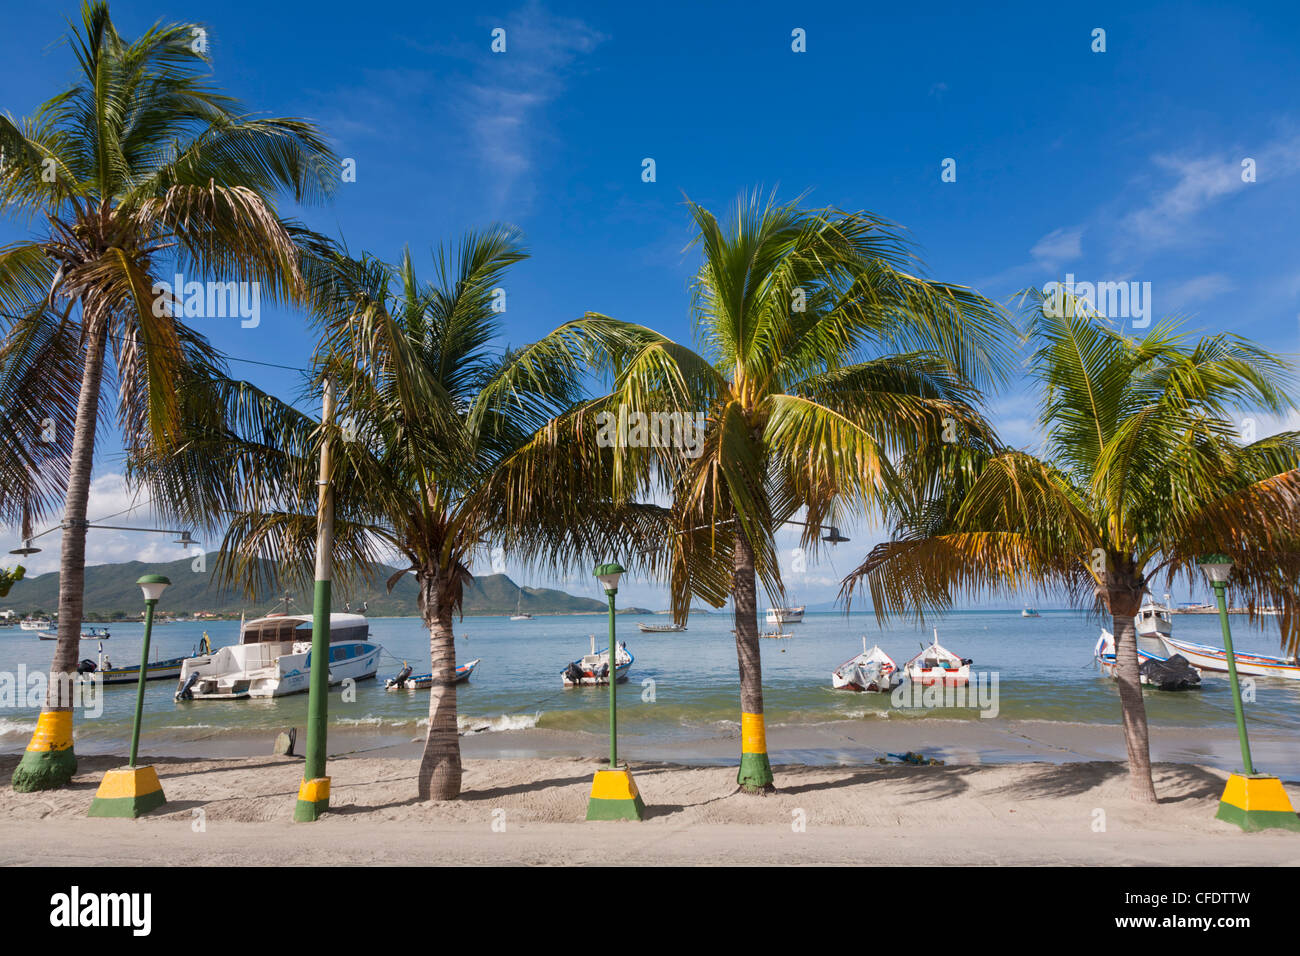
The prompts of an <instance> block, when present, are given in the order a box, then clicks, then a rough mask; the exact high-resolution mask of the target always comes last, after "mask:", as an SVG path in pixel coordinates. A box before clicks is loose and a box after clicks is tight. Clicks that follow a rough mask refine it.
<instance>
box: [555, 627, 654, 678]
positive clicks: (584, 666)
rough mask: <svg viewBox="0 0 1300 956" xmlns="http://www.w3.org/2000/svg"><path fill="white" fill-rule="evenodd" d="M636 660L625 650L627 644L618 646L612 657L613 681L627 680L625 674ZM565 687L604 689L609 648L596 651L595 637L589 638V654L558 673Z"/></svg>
mask: <svg viewBox="0 0 1300 956" xmlns="http://www.w3.org/2000/svg"><path fill="white" fill-rule="evenodd" d="M634 660H636V658H634V657H633V656H632V652H631V651H629V650H628V649H627V642H626V641H624V642H623V643H621V644H619V645H618V651H617V652H616V655H615V657H614V679H615V680H616V681H617V682H618V683H620V684H621V683H623V682H624V681H626V680H627V672H628V671H630V670H631V669H632V662H633V661H634ZM560 676H561V678H563V680H564V686H565V687H604V686H605V685H607V684H608V683H609V648H608V647H602V648H601V649H600V650H599V651H598V650H596V637H595V635H592V637H591V653H590V654H586V655H584V656H583V657H582V659H581V660H576V661H570V662H569V666H568V667H566V668H565V669H564V670H563V671H561V672H560Z"/></svg>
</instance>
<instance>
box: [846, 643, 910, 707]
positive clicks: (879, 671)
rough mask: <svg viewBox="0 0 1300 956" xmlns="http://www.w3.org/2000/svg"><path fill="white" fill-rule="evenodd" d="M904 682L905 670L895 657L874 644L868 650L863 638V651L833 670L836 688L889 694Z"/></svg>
mask: <svg viewBox="0 0 1300 956" xmlns="http://www.w3.org/2000/svg"><path fill="white" fill-rule="evenodd" d="M901 683H903V672H902V671H900V670H899V669H898V665H897V664H895V663H894V659H893V658H892V657H890V656H889V655H888V654H886V653H885V652H884V651H882V650H881V649H880V647H879V646H874V647H872V648H871V650H867V639H866V637H863V638H862V653H861V654H859V655H858V656H857V657H853V658H850V659H849V660H847V661H845V662H844V663H843V664H841V665H840V666H839V667H837V668H835V670H833V671H831V686H832V687H834V688H835V689H836V690H852V691H859V692H861V691H876V692H879V693H882V694H887V693H889V692H890V691H891V690H893V689H894V688H895V687H897V686H898V685H899V684H901Z"/></svg>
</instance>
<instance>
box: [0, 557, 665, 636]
mask: <svg viewBox="0 0 1300 956" xmlns="http://www.w3.org/2000/svg"><path fill="white" fill-rule="evenodd" d="M216 557H217V556H216V553H215V552H213V553H210V554H208V555H207V559H206V560H207V569H208V570H206V571H203V572H196V571H194V569H193V559H192V558H182V559H180V560H179V561H172V562H169V563H166V564H145V563H143V562H140V561H128V562H126V563H124V564H98V565H94V566H92V567H88V568H86V590H85V595H86V598H85V600H86V618H87V619H88V620H94V619H98V620H108V619H113V618H121V617H138V616H139V615H140V614H141V613H142V612H143V610H144V600H143V598H142V597H141V595H140V588H139V587H138V586H136V583H135V582H136V580H137V579H138V578H139V577H140V576H141V575H142V574H165V575H166V576H167V577H168V578H170V579H171V582H172V584H171V587H169V588H168V589H167V591H166V593H165V594H164V595H163V599H162V601H161V602H160V603H159V607H158V610H159V613H166V614H175V615H186V614H193V613H194V612H195V611H207V612H212V613H217V614H231V615H234V616H238V615H239V612H240V611H246V612H248V613H249V614H250V615H253V614H258V613H261V612H264V611H267V610H270V609H271V608H272V605H273V604H274V603H275V600H274V599H273V598H267V599H265V600H263V601H260V602H258V603H256V604H254V603H253V602H250V601H248V600H246V599H245V598H244V596H243V594H242V593H241V592H232V591H223V590H221V589H219V588H217V587H215V586H214V585H213V583H212V572H211V568H212V567H214V565H215V563H216ZM395 572H396V569H395V568H389V567H381V568H380V569H379V571H378V573H377V574H375V575H374V576H373V577H371V578H370V579H368V580H366V581H364V582H357V583H356V584H355V585H354V586H353V587H352V588H351V589H344V588H336V589H335V591H334V608H335V610H341V609H342V608H343V606H344V604H345V603H351V605H352V606H353V607H354V608H357V607H360V605H361V604H362V602H365V603H366V605H367V613H368V614H369V615H370V616H371V617H416V616H418V615H419V608H418V607H417V604H416V587H415V576H414V575H409V574H408V575H406V576H405V577H403V578H402V579H401V580H400V581H399V582H398V583H397V586H396V587H394V588H393V591H392V593H391V594H389V593H388V591H387V590H386V584H387V581H388V579H389V578H390V577H391V576H392V575H393V574H394V573H395ZM293 597H294V603H293V604H292V605H291V607H292V608H293V610H294V611H297V612H299V613H308V612H310V611H311V594H310V593H305V594H295V595H293ZM58 604H59V574H58V572H57V571H52V572H50V573H49V574H42V575H40V576H38V577H29V578H25V579H24V580H22V581H19V582H17V583H16V584H15V585H14V586H13V589H12V590H11V591H10V592H9V597H8V598H7V599H5V600H4V601H3V602H0V607H4V608H12V609H13V610H14V611H15V612H17V613H19V614H24V615H25V614H29V613H31V612H33V611H45V612H47V613H50V612H53V611H55V610H57V608H58ZM516 607H519V608H521V609H522V610H523V611H525V612H526V613H529V614H581V613H600V612H603V611H604V610H605V609H606V604H605V602H604V601H599V600H596V599H594V598H586V597H578V596H577V595H573V594H568V593H566V592H564V591H557V590H554V589H553V588H527V587H526V588H520V587H519V585H517V584H515V582H514V581H512V580H510V578H509V577H507V576H506V575H504V574H487V575H484V576H482V577H478V578H475V579H474V581H473V582H472V583H471V584H470V585H469V587H468V588H467V589H466V591H465V614H466V615H467V616H469V615H484V614H513V613H515V608H516ZM620 613H633V614H648V613H650V612H649V611H647V610H645V609H644V608H623V609H620Z"/></svg>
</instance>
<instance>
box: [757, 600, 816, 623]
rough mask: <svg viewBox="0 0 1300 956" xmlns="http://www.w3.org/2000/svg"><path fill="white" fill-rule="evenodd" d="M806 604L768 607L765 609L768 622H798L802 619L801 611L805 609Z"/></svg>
mask: <svg viewBox="0 0 1300 956" xmlns="http://www.w3.org/2000/svg"><path fill="white" fill-rule="evenodd" d="M807 608H808V605H806V604H800V605H798V606H797V607H770V608H768V609H767V623H768V624H775V625H778V626H779V625H781V624H798V623H799V622H801V621H802V620H803V612H804V611H805V610H807Z"/></svg>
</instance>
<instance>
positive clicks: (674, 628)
mask: <svg viewBox="0 0 1300 956" xmlns="http://www.w3.org/2000/svg"><path fill="white" fill-rule="evenodd" d="M636 626H637V627H638V628H639V629H640V631H641V633H642V634H677V633H680V632H681V631H684V630H686V625H685V624H642V623H641V622H640V621H638V622H637V625H636Z"/></svg>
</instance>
